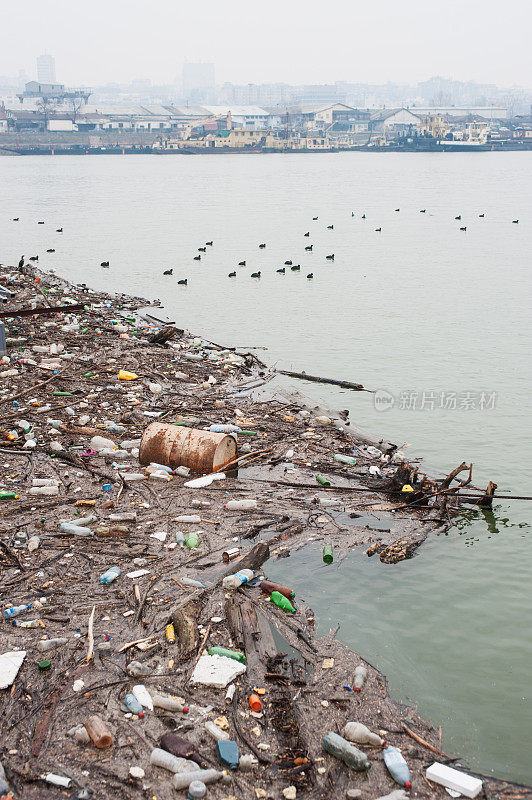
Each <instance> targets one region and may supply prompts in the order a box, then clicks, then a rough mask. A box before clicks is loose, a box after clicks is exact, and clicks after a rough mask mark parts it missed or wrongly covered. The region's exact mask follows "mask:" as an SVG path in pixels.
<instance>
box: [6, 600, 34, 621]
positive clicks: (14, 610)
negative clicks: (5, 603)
mask: <svg viewBox="0 0 532 800" xmlns="http://www.w3.org/2000/svg"><path fill="white" fill-rule="evenodd" d="M30 608H31V603H28V604H27V605H24V606H11V607H10V608H6V609H5V610H4V619H13V617H17V616H18V615H19V614H22V612H23V611H29V610H30Z"/></svg>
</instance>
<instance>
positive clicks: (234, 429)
mask: <svg viewBox="0 0 532 800" xmlns="http://www.w3.org/2000/svg"><path fill="white" fill-rule="evenodd" d="M209 430H210V431H212V433H240V431H241V430H242V428H239V427H238V425H231V424H230V423H228V424H227V425H211V426H210V427H209Z"/></svg>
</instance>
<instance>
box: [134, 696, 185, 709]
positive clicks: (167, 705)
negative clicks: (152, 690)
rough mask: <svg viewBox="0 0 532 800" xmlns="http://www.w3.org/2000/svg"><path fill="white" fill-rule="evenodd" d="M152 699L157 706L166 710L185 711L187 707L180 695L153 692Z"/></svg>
mask: <svg viewBox="0 0 532 800" xmlns="http://www.w3.org/2000/svg"><path fill="white" fill-rule="evenodd" d="M151 700H152V703H153V705H154V706H155V708H164V709H165V710H166V711H184V710H185V708H187V706H186V704H183V703H182V702H181V700H180V698H179V697H171V696H169V695H164V694H153V695H152V696H151ZM139 702H140V701H139Z"/></svg>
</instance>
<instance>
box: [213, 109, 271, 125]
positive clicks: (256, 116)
mask: <svg viewBox="0 0 532 800" xmlns="http://www.w3.org/2000/svg"><path fill="white" fill-rule="evenodd" d="M203 107H204V108H205V110H206V111H207V112H208V113H209V114H211V115H212V116H227V114H229V113H230V114H231V119H232V120H233V122H235V123H236V124H238V125H243V126H244V128H250V129H252V130H263V129H264V128H269V127H271V120H270V114H269V113H268V111H266V110H265V109H264V108H260V107H259V106H236V105H235V106H203Z"/></svg>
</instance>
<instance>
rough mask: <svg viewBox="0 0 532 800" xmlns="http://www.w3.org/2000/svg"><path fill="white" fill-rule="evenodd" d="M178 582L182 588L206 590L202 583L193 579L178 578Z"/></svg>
mask: <svg viewBox="0 0 532 800" xmlns="http://www.w3.org/2000/svg"><path fill="white" fill-rule="evenodd" d="M179 581H180V583H182V584H183V585H184V586H192V588H194V589H206V588H207V587H206V586H205V584H204V583H201V581H195V580H194V578H179Z"/></svg>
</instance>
